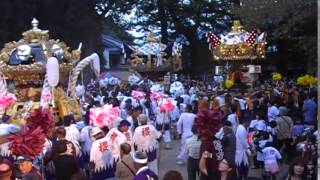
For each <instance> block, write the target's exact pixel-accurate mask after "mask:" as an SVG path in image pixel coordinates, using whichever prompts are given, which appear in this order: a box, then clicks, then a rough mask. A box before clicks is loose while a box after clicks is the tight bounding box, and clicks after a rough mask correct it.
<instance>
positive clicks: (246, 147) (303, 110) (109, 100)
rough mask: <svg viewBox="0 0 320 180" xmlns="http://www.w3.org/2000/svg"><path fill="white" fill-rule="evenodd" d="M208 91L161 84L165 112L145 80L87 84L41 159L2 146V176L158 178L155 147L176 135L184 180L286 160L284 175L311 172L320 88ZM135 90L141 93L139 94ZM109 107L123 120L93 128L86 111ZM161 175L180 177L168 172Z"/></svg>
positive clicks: (242, 173) (236, 173) (273, 170)
mask: <svg viewBox="0 0 320 180" xmlns="http://www.w3.org/2000/svg"><path fill="white" fill-rule="evenodd" d="M208 89H211V90H212V87H211V86H209V85H208V86H206V85H205V83H201V84H196V83H185V84H184V92H183V93H182V94H172V93H170V92H169V91H165V90H164V92H163V94H165V96H167V97H171V98H172V99H174V101H173V102H174V104H173V108H171V109H170V110H167V109H166V108H161V105H160V104H159V102H158V101H157V100H155V99H152V98H151V97H150V96H151V94H152V92H151V90H150V86H149V84H148V83H147V82H146V83H142V84H140V85H129V84H121V85H108V86H106V87H99V84H98V83H91V84H89V85H88V86H87V88H86V90H87V91H86V93H85V95H84V96H83V97H81V101H82V105H83V117H82V119H75V118H74V116H73V115H69V116H66V117H64V118H62V119H61V120H60V121H59V122H57V123H56V127H55V129H54V133H53V134H52V135H49V134H48V135H47V143H46V150H45V152H44V153H43V156H42V157H41V158H31V157H27V156H20V157H15V158H13V157H12V155H11V154H10V153H3V152H5V150H4V148H5V147H4V146H1V147H0V148H2V149H1V160H0V177H1V178H0V179H3V180H6V179H47V180H50V179H57V180H69V179H70V180H76V179H77V180H81V179H92V180H105V179H119V180H129V179H134V180H149V179H153V180H157V179H158V177H159V170H158V165H159V164H158V163H159V158H160V157H159V156H160V153H159V148H160V150H161V148H163V149H170V148H172V144H171V143H172V139H173V138H177V139H179V140H180V142H181V143H180V148H179V150H178V156H177V159H178V161H177V164H178V165H183V164H186V166H187V172H188V179H189V180H196V179H201V180H207V179H208V180H215V179H219V180H220V179H221V180H232V179H247V178H248V172H249V171H250V169H255V168H258V169H261V174H262V177H263V178H264V179H274V180H275V179H277V178H276V177H278V176H277V174H278V173H279V171H280V169H281V165H282V164H289V165H290V166H289V169H288V173H287V174H286V177H283V178H286V179H289V180H295V179H316V172H317V171H316V165H317V164H316V162H317V102H316V99H317V92H316V89H314V88H310V87H309V88H303V87H299V86H297V85H295V84H294V83H292V82H291V83H290V82H289V81H283V82H277V83H276V84H273V82H268V81H266V82H265V83H262V86H259V87H256V88H253V89H250V90H249V89H248V90H241V89H240V90H239V89H232V88H231V89H215V90H214V94H211V93H210V95H209V93H207V94H206V93H203V92H206V91H208ZM133 90H137V91H140V92H144V94H145V96H144V97H143V98H142V99H139V100H137V99H135V98H134V97H131V94H132V91H133ZM199 91H202V93H201V94H200V95H199V93H198V92H199ZM210 92H212V91H210ZM105 105H112V107H119V108H120V115H119V117H118V118H117V120H115V121H114V122H113V123H112V125H110V126H106V127H97V126H93V124H92V123H91V121H90V110H92V109H93V108H98V107H103V106H105ZM161 144H164V146H163V147H162V146H161ZM163 153H165V152H163ZM278 178H279V177H278ZM163 179H165V180H172V179H175V180H179V179H182V176H181V174H180V173H179V172H177V171H169V172H168V173H166V174H165V175H164V177H163Z"/></svg>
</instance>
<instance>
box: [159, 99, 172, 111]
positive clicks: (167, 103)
mask: <svg viewBox="0 0 320 180" xmlns="http://www.w3.org/2000/svg"><path fill="white" fill-rule="evenodd" d="M173 110H174V104H173V100H172V99H163V100H162V101H160V111H166V112H170V111H173Z"/></svg>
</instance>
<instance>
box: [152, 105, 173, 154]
mask: <svg viewBox="0 0 320 180" xmlns="http://www.w3.org/2000/svg"><path fill="white" fill-rule="evenodd" d="M170 113H171V112H166V111H165V110H161V109H160V107H158V108H157V111H156V114H157V115H156V129H157V130H158V131H160V132H161V133H162V134H163V141H164V143H165V148H166V149H171V145H170V143H171V135H170Z"/></svg>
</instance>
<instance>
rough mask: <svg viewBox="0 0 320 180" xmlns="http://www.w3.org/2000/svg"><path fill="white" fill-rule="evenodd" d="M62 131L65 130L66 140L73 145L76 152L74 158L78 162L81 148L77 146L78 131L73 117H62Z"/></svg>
mask: <svg viewBox="0 0 320 180" xmlns="http://www.w3.org/2000/svg"><path fill="white" fill-rule="evenodd" d="M63 120H64V122H63V123H64V126H65V127H64V129H65V130H66V137H65V138H66V140H68V141H70V142H72V143H73V145H74V147H75V150H76V158H77V159H78V160H79V159H80V157H81V154H82V153H81V148H80V144H79V140H80V131H79V129H78V128H77V125H76V124H74V122H75V120H74V116H73V115H68V116H66V117H64V119H63Z"/></svg>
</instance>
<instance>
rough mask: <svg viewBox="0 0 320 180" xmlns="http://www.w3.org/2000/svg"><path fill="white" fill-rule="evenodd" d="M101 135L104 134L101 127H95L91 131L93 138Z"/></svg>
mask: <svg viewBox="0 0 320 180" xmlns="http://www.w3.org/2000/svg"><path fill="white" fill-rule="evenodd" d="M99 133H102V130H101V129H100V128H99V127H93V128H92V129H91V136H95V135H97V134H99Z"/></svg>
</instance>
